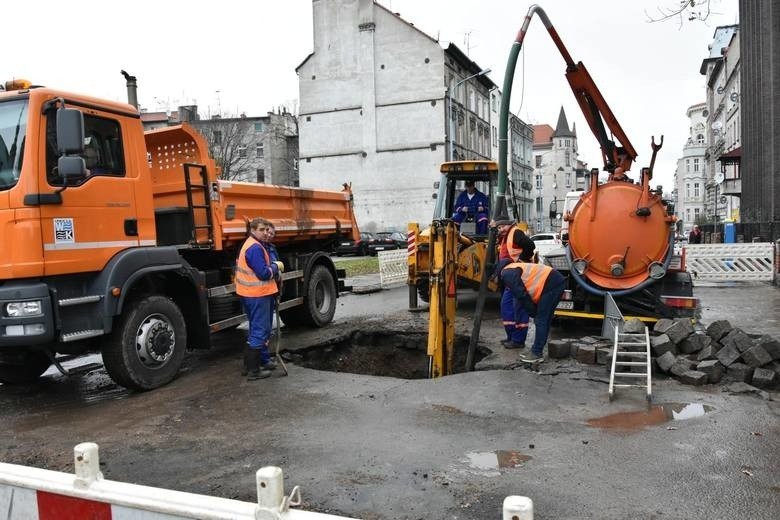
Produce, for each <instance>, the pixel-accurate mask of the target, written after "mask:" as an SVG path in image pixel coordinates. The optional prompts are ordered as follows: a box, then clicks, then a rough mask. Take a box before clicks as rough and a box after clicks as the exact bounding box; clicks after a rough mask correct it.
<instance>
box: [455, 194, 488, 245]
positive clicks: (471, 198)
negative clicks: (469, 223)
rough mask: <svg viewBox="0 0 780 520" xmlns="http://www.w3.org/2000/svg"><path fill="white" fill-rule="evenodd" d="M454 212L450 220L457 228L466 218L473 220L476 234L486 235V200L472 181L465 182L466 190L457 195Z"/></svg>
mask: <svg viewBox="0 0 780 520" xmlns="http://www.w3.org/2000/svg"><path fill="white" fill-rule="evenodd" d="M454 210H455V212H454V213H453V215H452V220H453V221H455V224H456V225H457V226H458V227H460V224H461V223H462V222H463V221H464V220H465V219H466V218H473V219H474V222H476V224H477V229H476V231H477V234H478V235H485V234H487V228H488V198H487V197H486V196H485V194H484V193H482V192H481V191H479V190H478V189H477V188H476V187H475V186H474V181H466V189H465V190H463V191H462V192H461V194H460V195H458V199H457V200H456V201H455V208H454Z"/></svg>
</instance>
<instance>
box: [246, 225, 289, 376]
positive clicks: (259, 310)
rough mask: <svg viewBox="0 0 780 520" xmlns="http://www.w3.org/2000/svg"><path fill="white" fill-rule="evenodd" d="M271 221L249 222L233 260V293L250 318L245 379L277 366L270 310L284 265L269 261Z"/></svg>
mask: <svg viewBox="0 0 780 520" xmlns="http://www.w3.org/2000/svg"><path fill="white" fill-rule="evenodd" d="M272 227H273V224H271V223H270V222H269V221H267V220H266V219H263V218H255V219H253V220H252V221H251V222H250V224H249V236H248V237H247V239H246V241H244V245H243V246H241V251H240V252H239V254H238V258H237V259H236V276H235V283H236V294H238V295H239V296H240V297H241V303H242V304H243V306H244V312H245V313H246V316H247V318H248V320H249V337H248V338H247V347H246V349H245V351H244V366H245V367H246V370H247V380H249V381H252V380H255V379H263V378H266V377H269V376H270V375H271V370H273V369H274V368H276V365H275V364H274V362H273V360H271V354H270V352H269V350H268V343H269V340H270V338H271V332H272V330H273V329H272V327H271V324H272V322H273V309H274V303H275V301H276V293H278V292H279V288H278V286H277V284H276V279H277V278H278V277H279V273H281V272H284V264H283V263H282V262H281V261H279V260H272V259H271V256H270V254H269V252H268V248H267V246H266V245H264V244H266V243H267V242H269V241H270V238H269V232H268V229H269V228H272Z"/></svg>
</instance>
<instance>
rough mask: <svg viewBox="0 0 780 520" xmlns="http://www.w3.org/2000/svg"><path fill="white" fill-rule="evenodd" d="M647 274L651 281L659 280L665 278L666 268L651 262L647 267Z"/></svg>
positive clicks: (659, 263) (658, 263)
mask: <svg viewBox="0 0 780 520" xmlns="http://www.w3.org/2000/svg"><path fill="white" fill-rule="evenodd" d="M647 272H648V273H649V274H650V278H652V279H653V280H660V279H661V278H663V277H664V276H666V267H664V264H662V263H661V262H653V263H651V264H650V265H649V266H647Z"/></svg>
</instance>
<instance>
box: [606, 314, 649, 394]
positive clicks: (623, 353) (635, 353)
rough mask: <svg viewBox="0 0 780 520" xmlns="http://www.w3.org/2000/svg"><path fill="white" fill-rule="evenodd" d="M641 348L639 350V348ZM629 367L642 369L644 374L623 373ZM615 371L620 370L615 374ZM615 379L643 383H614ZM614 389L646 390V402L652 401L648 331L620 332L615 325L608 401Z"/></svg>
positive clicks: (618, 327) (646, 329)
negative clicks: (637, 380)
mask: <svg viewBox="0 0 780 520" xmlns="http://www.w3.org/2000/svg"><path fill="white" fill-rule="evenodd" d="M640 347H641V348H640ZM623 367H626V368H627V369H629V370H630V369H631V367H644V372H625V371H623V370H625V369H626V368H623ZM617 370H621V371H620V372H617ZM615 378H620V379H621V380H634V379H639V380H640V381H641V380H644V381H645V382H644V383H640V382H637V383H615ZM615 388H646V389H647V401H648V402H650V401H652V399H653V381H652V371H651V361H650V331H649V330H648V328H647V327H645V331H644V332H643V333H642V332H638V333H634V332H632V333H628V332H620V326H619V325H617V324H616V325H615V335H614V343H613V348H612V370H611V371H610V374H609V400H610V401H612V400H613V399H614V398H615Z"/></svg>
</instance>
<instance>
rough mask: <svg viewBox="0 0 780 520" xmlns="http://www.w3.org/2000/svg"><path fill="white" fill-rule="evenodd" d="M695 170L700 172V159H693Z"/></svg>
mask: <svg viewBox="0 0 780 520" xmlns="http://www.w3.org/2000/svg"><path fill="white" fill-rule="evenodd" d="M693 171H694V172H698V171H699V160H698V159H694V160H693Z"/></svg>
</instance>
